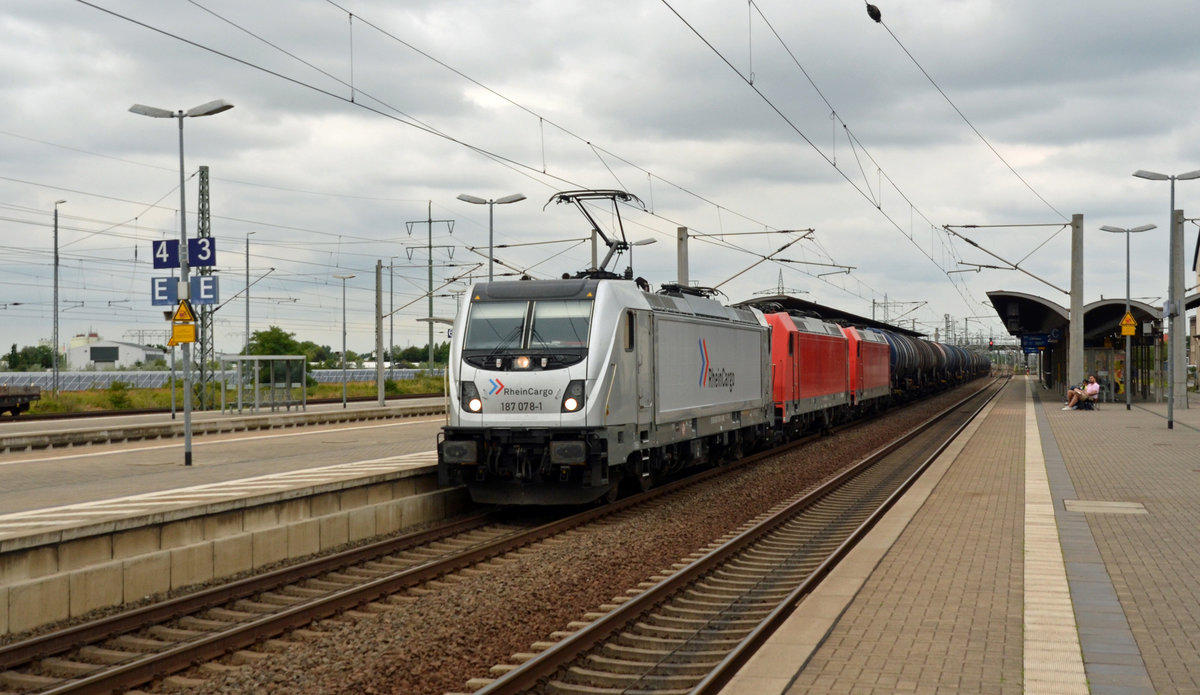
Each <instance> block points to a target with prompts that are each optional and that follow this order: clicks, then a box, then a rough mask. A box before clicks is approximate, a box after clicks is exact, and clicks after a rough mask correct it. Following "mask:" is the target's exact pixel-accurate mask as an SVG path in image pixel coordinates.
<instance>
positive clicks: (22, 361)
mask: <svg viewBox="0 0 1200 695" xmlns="http://www.w3.org/2000/svg"><path fill="white" fill-rule="evenodd" d="M53 366H54V352H53V351H52V350H51V349H50V346H49V345H37V346H32V345H26V346H25V347H23V348H21V349H20V350H19V351H18V350H17V345H16V343H13V346H12V349H11V350H9V353H8V368H9V369H11V370H12V371H14V372H27V371H30V370H38V369H50V368H51V367H53Z"/></svg>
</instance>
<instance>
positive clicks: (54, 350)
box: [50, 200, 67, 398]
mask: <svg viewBox="0 0 1200 695" xmlns="http://www.w3.org/2000/svg"><path fill="white" fill-rule="evenodd" d="M65 202H67V201H65V200H56V201H54V335H52V336H51V338H50V340H51V341H52V342H51V345H50V363H51V364H52V365H54V397H55V398H57V397H58V206H59V205H62V204H63V203H65Z"/></svg>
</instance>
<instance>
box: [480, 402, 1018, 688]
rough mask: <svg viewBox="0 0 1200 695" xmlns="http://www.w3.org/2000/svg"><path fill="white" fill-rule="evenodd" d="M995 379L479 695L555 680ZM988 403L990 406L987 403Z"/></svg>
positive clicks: (715, 676)
mask: <svg viewBox="0 0 1200 695" xmlns="http://www.w3.org/2000/svg"><path fill="white" fill-rule="evenodd" d="M995 383H996V382H995V381H993V382H991V383H989V384H988V385H985V386H984V387H983V388H981V389H979V390H978V391H976V392H974V393H972V394H971V395H969V396H967V397H966V398H964V399H962V400H960V401H958V402H957V403H955V404H954V405H953V406H951V407H949V408H946V409H945V410H944V411H943V412H942V413H940V414H938V415H935V416H933V417H931V418H929V419H927V420H926V421H924V422H922V423H921V424H920V425H918V426H917V427H916V428H914V429H913V430H911V431H910V432H908V433H907V434H905V435H903V436H901V437H899V438H897V439H896V440H894V441H892V442H890V443H888V444H886V445H884V446H882V447H880V448H879V449H876V450H875V451H874V452H872V453H870V454H868V455H867V456H866V457H864V458H863V459H862V460H861V461H859V462H858V463H856V464H854V465H852V466H850V467H848V468H847V469H846V470H844V471H843V472H841V473H839V474H838V475H836V476H834V477H832V478H830V479H829V480H827V481H825V482H824V483H822V484H821V485H819V486H818V487H817V488H815V489H814V490H812V491H810V492H809V493H807V494H805V495H804V496H802V497H801V498H799V499H797V500H794V501H793V502H791V503H790V504H788V505H787V506H786V507H784V508H782V510H780V511H777V512H776V513H774V514H772V515H771V516H770V518H768V519H766V520H764V521H762V522H760V523H758V524H756V525H755V526H754V527H753V528H750V529H748V530H746V531H743V532H742V533H740V534H739V535H738V536H736V537H735V538H733V539H731V540H730V541H728V542H726V543H724V544H722V545H721V546H720V547H718V548H716V549H713V550H711V551H709V552H708V553H706V554H705V555H704V556H702V557H700V558H699V559H697V560H696V561H694V562H693V563H691V564H689V565H688V566H687V567H685V568H682V569H680V570H679V571H677V572H675V573H674V574H672V575H671V576H670V577H667V578H666V579H663V580H662V581H660V582H658V583H657V584H655V585H654V586H652V587H650V588H648V589H647V590H646V591H644V592H643V593H641V594H639V595H637V596H636V597H632V598H630V599H629V600H628V601H625V602H624V603H622V604H621V605H620V606H618V607H617V608H615V609H614V610H612V611H610V612H609V613H607V614H606V615H604V616H602V617H600V618H598V619H597V620H595V621H593V622H592V623H590V624H589V625H588V626H586V627H584V628H581V629H580V630H578V631H576V632H575V633H573V634H572V635H570V636H568V637H566V638H564V639H563V640H561V641H560V642H558V643H556V644H555V645H554V646H552V647H550V648H548V649H546V650H544V651H542V652H540V653H539V654H538V655H537V656H535V657H534V658H532V659H530V660H528V661H526V662H525V663H523V664H521V665H519V666H517V667H516V668H514V669H513V670H511V671H509V672H508V673H506V674H504V675H503V676H500V677H498V678H497V679H496V680H494V681H492V682H491V683H490V684H488V685H485V686H484V687H482V688H480V689H478V690H476V691H475V695H516V694H517V693H522V692H526V691H528V690H531V689H533V688H535V687H536V686H538V685H539V682H540V681H542V680H543V679H547V678H550V677H551V676H553V675H554V674H555V673H556V672H558V671H559V670H560V669H561V668H562V667H563V666H564V665H566V664H569V663H571V662H573V661H575V660H576V659H578V658H580V657H582V656H583V655H585V654H586V653H587V652H589V651H591V650H592V649H594V648H595V647H597V646H598V645H599V644H600V643H602V642H604V641H605V640H607V639H609V638H610V637H611V636H612V635H613V634H615V633H616V632H617V631H619V630H621V629H622V628H623V627H624V626H626V625H628V624H629V623H630V622H631V621H633V620H635V619H636V618H637V617H638V616H640V615H642V614H644V613H646V612H647V611H648V610H649V609H651V608H653V607H654V606H657V605H659V604H661V603H662V602H663V601H665V600H666V599H667V598H668V597H669V596H671V595H673V594H675V593H678V592H679V591H680V590H681V589H683V588H684V587H686V586H688V585H690V584H692V583H693V582H695V581H696V580H697V579H698V578H699V577H701V576H703V575H705V574H707V573H709V572H711V571H712V570H714V569H716V568H717V567H719V566H721V565H722V564H724V563H726V562H727V561H729V560H730V559H731V558H733V557H735V556H736V555H738V554H740V553H741V552H742V551H743V550H745V549H746V548H747V547H749V546H750V545H752V544H753V543H754V542H756V541H757V540H759V539H761V538H762V537H764V536H766V535H767V534H769V533H770V532H772V531H773V530H775V529H777V528H779V527H780V526H782V525H783V524H785V523H787V522H788V520H789V519H790V518H791V517H793V516H795V515H796V514H798V513H800V512H802V511H803V510H805V509H806V508H808V507H810V506H812V505H813V504H815V503H816V502H818V501H820V500H821V499H822V498H824V497H826V496H827V495H829V494H830V493H832V492H833V491H835V490H837V489H838V488H840V487H842V486H843V485H844V484H845V483H846V482H848V481H850V480H852V479H853V478H855V477H856V476H858V475H859V474H860V473H861V472H862V471H864V470H866V469H869V468H870V467H872V466H873V465H875V463H876V462H877V461H879V460H880V459H882V458H884V457H886V456H887V455H888V454H890V453H892V452H894V451H895V450H897V449H898V448H900V447H901V446H903V445H905V444H906V443H908V442H909V441H911V440H912V439H914V438H915V437H917V436H919V435H920V434H921V433H923V432H924V431H925V430H926V429H928V428H929V427H931V426H933V425H934V424H936V423H937V422H938V421H940V420H942V419H944V418H946V417H948V416H949V415H950V414H951V413H953V412H955V411H956V410H958V409H959V408H961V407H962V406H963V405H964V404H966V403H967V402H969V401H970V400H972V399H974V398H977V397H979V396H980V394H983V393H984V392H985V391H986V390H987V389H988V388H990V387H992V386H993V385H995ZM999 390H1000V389H997V390H996V392H995V393H998V392H999ZM995 393H993V394H991V395H990V396H989V397H988V399H989V400H990V398H992V397H994V396H995ZM984 405H986V402H985V403H984ZM982 407H983V406H980V408H979V409H976V410H975V412H974V413H972V415H971V418H973V417H974V416H975V415H976V414H978V412H979V410H980V409H982ZM969 421H970V418H969V419H968V422H969ZM963 427H965V425H963ZM961 430H962V427H959V428H958V429H956V430H955V433H954V434H953V435H952V436H951V437H950V438H949V440H947V441H946V442H945V443H943V444H942V445H940V446H939V447H938V451H939V452H940V451H942V450H944V448H945V447H946V446H947V445H948V444H949V442H950V441H953V438H954V437H956V436H957V435H958V433H959V432H961ZM776 453H777V451H776ZM936 456H937V454H936V453H935V454H934V455H932V456H930V457H929V458H928V459H927V460H926V461H925V462H924V463H922V464H921V466H920V467H919V470H918V471H917V472H915V473H914V474H912V475H911V476H909V478H908V479H907V480H906V481H905V482H904V483H902V486H903V489H902V490H896V491H894V492H893V493H892V494H891V495H890V496H889V497H888V498H887V500H885V503H884V505H885V506H884V507H880V508H879V509H877V510H876V511H875V512H873V513H872V514H871V515H870V516H869V518H868V520H867V521H865V522H863V523H862V524H860V525H859V527H858V528H857V529H856V530H855V532H854V533H853V534H852V537H851V538H848V539H847V540H845V541H843V542H842V543H841V544H839V546H838V548H837V549H836V550H835V551H834V553H833V554H831V555H830V556H829V557H827V558H826V559H825V560H824V561H822V563H821V564H820V565H819V567H818V571H817V573H816V574H818V575H819V576H818V577H816V578H813V579H810V580H807V581H805V582H803V583H802V584H801V585H799V586H798V587H797V588H796V589H795V590H794V591H792V592H791V593H790V594H789V595H788V597H787V599H785V601H784V602H783V603H781V604H780V605H779V606H778V607H777V608H776V609H775V610H773V611H772V612H771V614H770V615H769V616H768V618H767V620H766V624H764V625H760V626H759V627H758V628H756V629H755V630H754V631H752V633H751V634H750V635H749V636H748V637H746V638H745V639H744V640H743V642H742V643H741V644H739V645H738V647H737V648H736V649H735V650H734V651H733V652H731V653H730V654H728V655H727V656H726V657H725V659H723V660H722V662H721V663H720V664H719V665H718V667H717V670H716V671H714V672H713V673H710V674H709V676H708V677H707V678H706V679H705V680H704V681H702V683H701V685H703V686H704V688H705V689H704V690H693V691H692V693H693V695H700V693H713V692H716V690H714V688H717V687H718V686H719V685H721V684H724V683H726V682H727V681H728V679H729V678H731V677H732V674H733V673H734V672H735V671H736V669H737V668H738V667H740V665H741V664H742V663H744V661H745V659H748V658H749V656H750V655H752V654H753V652H754V650H755V649H757V647H758V646H759V645H760V644H761V643H762V642H763V641H765V640H766V638H767V637H768V636H769V635H770V634H771V633H772V632H773V631H774V630H775V629H776V628H777V627H778V625H779V624H781V623H782V621H783V619H785V618H786V617H787V615H790V613H791V612H792V610H793V609H794V607H795V604H796V603H797V602H798V601H799V599H800V598H801V597H802V596H803V595H805V594H806V593H808V592H809V591H811V588H812V587H813V586H814V585H815V584H816V583H818V582H819V580H820V579H822V578H824V577H825V576H826V575H827V574H828V572H829V571H830V569H831V568H832V567H833V566H834V565H836V563H837V561H838V560H839V559H840V558H841V557H843V556H844V555H845V553H847V552H848V551H849V549H850V548H851V547H853V545H854V544H855V543H856V542H857V541H858V539H859V538H861V536H862V535H865V533H866V531H867V530H869V529H870V528H871V527H872V526H873V525H874V524H875V523H876V521H877V520H878V519H879V518H880V517H881V516H882V515H883V513H884V512H886V510H887V508H890V507H891V506H892V505H893V504H894V503H895V500H896V499H898V498H899V496H900V495H901V494H903V491H904V490H907V488H908V487H910V486H911V485H912V483H913V482H915V480H916V478H917V477H919V475H920V473H921V472H923V471H924V469H925V468H927V467H928V465H929V463H930V462H931V461H932V460H933V459H934V458H936ZM698 687H699V686H698Z"/></svg>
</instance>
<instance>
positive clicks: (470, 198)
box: [430, 193, 525, 367]
mask: <svg viewBox="0 0 1200 695" xmlns="http://www.w3.org/2000/svg"><path fill="white" fill-rule="evenodd" d="M458 199H459V200H461V201H463V202H464V203H474V204H475V205H486V206H488V282H491V281H492V220H493V217H492V210H493V208H495V206H497V205H507V204H508V203H516V202H518V201H521V200H525V196H524V195H521V194H520V193H513V194H512V195H506V196H504V197H503V198H496V199H495V200H487V199H485V198H480V197H479V196H475V195H469V194H467V193H462V194H460V195H459V196H458ZM431 349H432V348H431ZM430 366H431V367H432V366H433V365H430Z"/></svg>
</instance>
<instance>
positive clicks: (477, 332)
mask: <svg viewBox="0 0 1200 695" xmlns="http://www.w3.org/2000/svg"><path fill="white" fill-rule="evenodd" d="M528 308H529V303H528V302H480V303H477V304H473V305H472V306H471V315H470V316H469V317H468V318H467V334H466V337H465V339H464V341H463V349H464V350H505V349H507V348H519V347H521V341H522V334H523V333H524V332H525V314H526V313H527V312H528Z"/></svg>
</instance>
